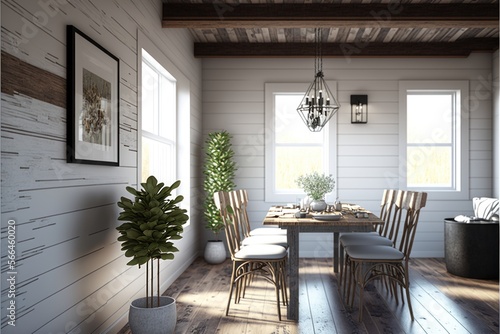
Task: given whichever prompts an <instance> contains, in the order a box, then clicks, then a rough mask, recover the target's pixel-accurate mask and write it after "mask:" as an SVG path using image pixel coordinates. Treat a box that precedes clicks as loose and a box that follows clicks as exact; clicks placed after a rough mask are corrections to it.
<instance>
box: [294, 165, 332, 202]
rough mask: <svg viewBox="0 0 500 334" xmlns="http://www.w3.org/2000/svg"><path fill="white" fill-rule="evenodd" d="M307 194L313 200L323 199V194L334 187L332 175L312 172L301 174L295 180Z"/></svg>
mask: <svg viewBox="0 0 500 334" xmlns="http://www.w3.org/2000/svg"><path fill="white" fill-rule="evenodd" d="M295 182H296V183H297V184H298V185H299V187H301V188H302V189H303V190H304V192H305V193H306V194H307V196H309V197H311V198H312V199H313V200H315V201H320V200H324V199H325V195H326V194H328V193H329V192H331V191H333V189H334V188H335V180H334V179H333V176H332V175H331V174H330V175H325V174H320V173H318V172H312V173H310V174H305V175H301V176H299V177H298V178H297V180H295Z"/></svg>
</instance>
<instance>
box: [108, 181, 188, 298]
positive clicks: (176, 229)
mask: <svg viewBox="0 0 500 334" xmlns="http://www.w3.org/2000/svg"><path fill="white" fill-rule="evenodd" d="M180 183H181V182H180V181H179V180H178V181H176V182H174V183H173V184H172V185H171V186H169V187H167V186H164V183H158V180H157V179H156V178H155V177H154V176H150V177H148V179H147V181H146V182H145V183H141V186H142V189H141V190H136V189H135V188H132V187H127V188H126V189H127V191H128V192H129V193H131V194H132V195H134V197H135V198H134V200H131V199H129V198H127V197H122V198H121V200H120V201H119V202H118V206H119V207H120V208H121V209H122V210H123V211H121V212H120V215H119V216H118V220H121V221H125V223H123V224H121V225H120V226H118V227H117V228H116V229H117V230H118V231H119V232H120V236H119V237H118V241H120V242H121V243H122V244H121V246H122V250H123V251H125V256H126V257H131V258H132V260H130V261H129V262H128V263H127V265H130V266H135V265H138V266H139V267H140V266H141V265H143V264H146V296H147V306H148V307H152V306H153V277H154V275H153V273H154V270H153V264H154V263H153V262H154V260H155V259H156V260H157V274H156V277H157V282H158V303H157V304H156V305H159V295H160V291H159V290H160V288H159V287H160V260H172V259H173V258H174V252H178V251H179V250H178V249H177V248H176V247H175V246H174V244H173V242H172V241H171V240H178V239H181V238H182V235H181V233H182V231H183V225H184V223H185V222H186V221H187V220H188V219H189V217H188V215H187V214H186V212H187V211H186V210H184V209H181V208H180V207H179V206H178V204H179V203H180V202H181V201H182V200H183V199H184V197H183V196H182V195H179V196H177V197H175V198H174V199H171V198H170V196H171V195H172V191H173V190H175V189H176V188H178V187H179V185H180ZM149 267H150V271H151V275H150V278H149V280H148V269H149ZM149 281H150V282H151V291H150V289H149V288H148V282H149ZM150 301H151V302H150Z"/></svg>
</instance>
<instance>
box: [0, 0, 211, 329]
mask: <svg viewBox="0 0 500 334" xmlns="http://www.w3.org/2000/svg"><path fill="white" fill-rule="evenodd" d="M49 4H50V6H48V5H49ZM1 10H2V21H1V23H2V52H6V53H8V54H10V55H13V56H14V57H17V58H18V59H20V60H21V61H22V62H25V63H27V64H30V65H33V66H36V67H38V68H40V69H43V70H46V71H48V72H50V73H53V74H55V75H58V76H60V77H61V78H63V79H64V78H66V25H67V24H72V25H75V26H76V27H77V28H79V29H80V30H82V31H83V32H84V33H86V34H87V35H89V36H90V37H91V38H93V39H94V40H95V41H96V42H98V43H99V44H101V45H102V46H103V47H105V48H106V49H108V50H109V51H110V52H111V53H113V54H114V55H116V56H117V57H118V58H119V59H120V167H106V166H92V165H80V164H67V163H66V155H65V152H66V109H64V108H61V107H56V106H54V105H51V104H49V103H47V102H45V101H43V100H40V99H34V98H32V97H30V96H25V95H20V94H13V95H9V94H5V93H2V105H1V106H2V114H1V122H2V142H1V145H2V156H1V158H2V160H1V163H2V184H1V186H2V188H1V192H2V245H1V246H2V248H1V250H2V258H1V261H2V262H1V265H2V277H1V279H2V291H1V297H2V304H1V307H2V311H1V315H2V320H1V331H2V332H4V333H68V332H70V331H71V332H72V333H103V332H111V333H114V332H117V331H118V330H119V329H120V328H121V327H122V326H123V325H124V324H125V323H126V322H127V312H128V306H129V304H130V301H131V300H133V299H134V298H137V297H142V296H143V295H144V289H143V286H144V283H145V281H144V268H142V269H137V268H136V267H129V266H126V262H127V260H126V259H125V257H124V256H123V253H122V252H121V251H120V245H119V243H118V242H117V241H116V238H117V237H118V234H117V231H116V230H115V227H116V226H118V225H119V222H118V221H117V220H116V217H117V215H118V208H117V206H116V202H117V201H118V200H119V198H120V196H122V195H129V194H128V193H126V192H125V191H124V189H125V186H126V185H136V184H137V180H136V176H137V117H138V113H137V90H138V82H137V62H138V59H137V56H138V50H137V36H138V30H139V31H141V32H142V33H143V35H145V36H148V38H149V39H150V40H151V41H152V42H153V43H154V44H155V45H156V46H157V47H159V48H160V49H162V50H163V52H164V53H165V55H166V57H167V58H169V59H170V60H171V62H172V63H174V65H175V66H176V68H177V69H178V70H179V71H180V72H181V73H182V74H183V75H184V76H185V77H187V78H189V87H190V96H191V99H190V115H191V122H190V123H191V132H190V147H191V162H190V165H191V166H190V169H191V185H192V189H191V194H184V195H187V196H191V203H192V204H195V203H197V202H199V198H198V197H199V196H198V191H197V189H198V188H197V184H199V182H200V181H199V166H200V159H199V152H200V147H201V143H202V142H201V141H202V130H201V96H202V95H201V74H202V72H201V61H200V60H197V59H194V57H193V56H192V54H193V43H192V37H191V35H190V34H189V33H188V32H187V31H186V30H184V29H173V30H168V31H167V30H165V29H162V28H161V22H160V18H161V10H162V2H161V1H156V0H142V1H131V0H125V1H113V0H102V1H87V0H82V1H71V2H69V1H64V0H58V1H24V0H2V8H1ZM20 79H22V78H20ZM172 182H173V180H172ZM190 216H191V219H190V225H189V226H188V227H187V228H186V229H185V232H184V234H183V236H184V238H183V239H182V240H180V241H179V242H178V243H177V245H178V248H179V249H180V252H179V253H177V254H176V259H175V260H174V261H168V262H164V263H163V267H162V288H163V289H165V288H166V287H167V286H168V285H169V284H170V283H171V282H172V281H173V280H174V279H175V278H176V277H177V276H178V275H180V273H182V271H183V270H184V269H185V268H186V267H187V266H188V265H189V264H190V263H191V261H192V260H193V259H194V258H195V257H196V256H198V252H199V228H198V226H199V225H200V223H199V221H198V220H199V212H197V211H192V212H190ZM9 219H10V220H13V221H15V224H16V227H17V230H16V241H17V243H16V261H17V263H16V266H15V270H16V271H17V275H16V285H15V286H16V298H15V299H13V298H9V297H8V295H7V294H8V289H7V286H6V284H5V283H6V279H7V274H6V273H7V271H8V267H7V257H6V255H7V243H6V237H7V236H6V232H7V227H6V226H7V223H8V220H9ZM11 300H15V303H16V304H15V305H16V323H15V324H16V326H15V327H13V326H10V325H8V324H7V320H8V318H7V317H6V315H7V306H8V303H9V302H10V301H11Z"/></svg>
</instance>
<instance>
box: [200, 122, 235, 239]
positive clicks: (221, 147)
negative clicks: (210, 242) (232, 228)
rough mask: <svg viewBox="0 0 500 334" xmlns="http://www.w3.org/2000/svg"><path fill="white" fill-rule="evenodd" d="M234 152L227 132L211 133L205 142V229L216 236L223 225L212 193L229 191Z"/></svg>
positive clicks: (231, 188)
mask: <svg viewBox="0 0 500 334" xmlns="http://www.w3.org/2000/svg"><path fill="white" fill-rule="evenodd" d="M233 156H234V151H233V149H232V148H231V135H230V134H229V133H228V132H227V131H218V132H212V133H210V134H209V135H208V138H207V140H206V141H205V165H204V168H203V174H204V175H205V180H204V183H203V189H204V190H205V195H206V197H205V202H204V209H205V211H204V215H205V219H206V227H207V228H208V229H209V230H211V231H212V232H214V234H215V235H216V236H217V235H218V234H219V233H220V231H221V230H222V229H224V223H223V222H222V219H221V217H220V213H219V210H218V209H217V206H215V202H214V193H215V192H217V191H231V190H233V189H234V188H235V187H236V185H235V184H234V181H233V180H234V173H235V171H236V163H235V162H234V161H233Z"/></svg>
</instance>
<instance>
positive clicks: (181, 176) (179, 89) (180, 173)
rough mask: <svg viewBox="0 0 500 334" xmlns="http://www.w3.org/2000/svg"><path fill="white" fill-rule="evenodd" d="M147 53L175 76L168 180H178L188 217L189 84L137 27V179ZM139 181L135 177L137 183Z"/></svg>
mask: <svg viewBox="0 0 500 334" xmlns="http://www.w3.org/2000/svg"><path fill="white" fill-rule="evenodd" d="M143 49H144V50H145V51H146V52H147V53H149V54H150V55H151V56H152V57H153V58H154V59H155V60H156V61H158V63H160V64H161V65H162V66H163V67H164V68H165V69H166V70H167V71H168V73H170V74H171V75H172V76H173V77H174V78H175V79H176V81H177V82H176V113H177V119H176V128H177V131H176V152H177V154H176V168H175V169H176V175H175V176H174V179H172V180H171V182H172V183H173V182H174V181H175V180H181V185H180V187H179V188H177V193H178V194H182V195H183V196H184V200H183V201H182V203H181V207H182V208H183V209H186V210H187V211H188V212H187V214H188V215H189V216H190V217H191V214H190V213H191V212H192V207H191V191H192V190H191V175H192V174H193V172H194V171H193V169H192V167H191V158H192V157H191V88H190V82H189V79H188V78H187V77H186V76H185V75H184V74H183V73H182V72H181V71H180V70H179V69H178V68H177V66H176V65H175V64H174V63H173V62H172V61H170V59H169V58H168V57H167V55H165V53H164V52H163V51H161V50H160V49H159V48H158V47H157V46H156V45H155V44H154V43H153V42H152V41H151V40H150V39H149V38H148V37H146V35H144V33H142V32H141V31H140V30H139V31H137V50H138V52H139V53H138V56H137V68H138V71H137V83H138V87H137V98H138V101H137V108H138V113H139V114H138V116H137V174H136V177H137V180H140V179H141V171H142V156H141V149H140V148H141V147H142V103H141V101H142V89H141V88H140V84H141V80H142V79H141V78H142V55H141V50H143ZM139 182H140V181H137V184H138V185H139ZM190 225H191V219H189V220H188V221H187V222H186V223H185V224H184V227H185V228H188V227H189V226H190Z"/></svg>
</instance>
